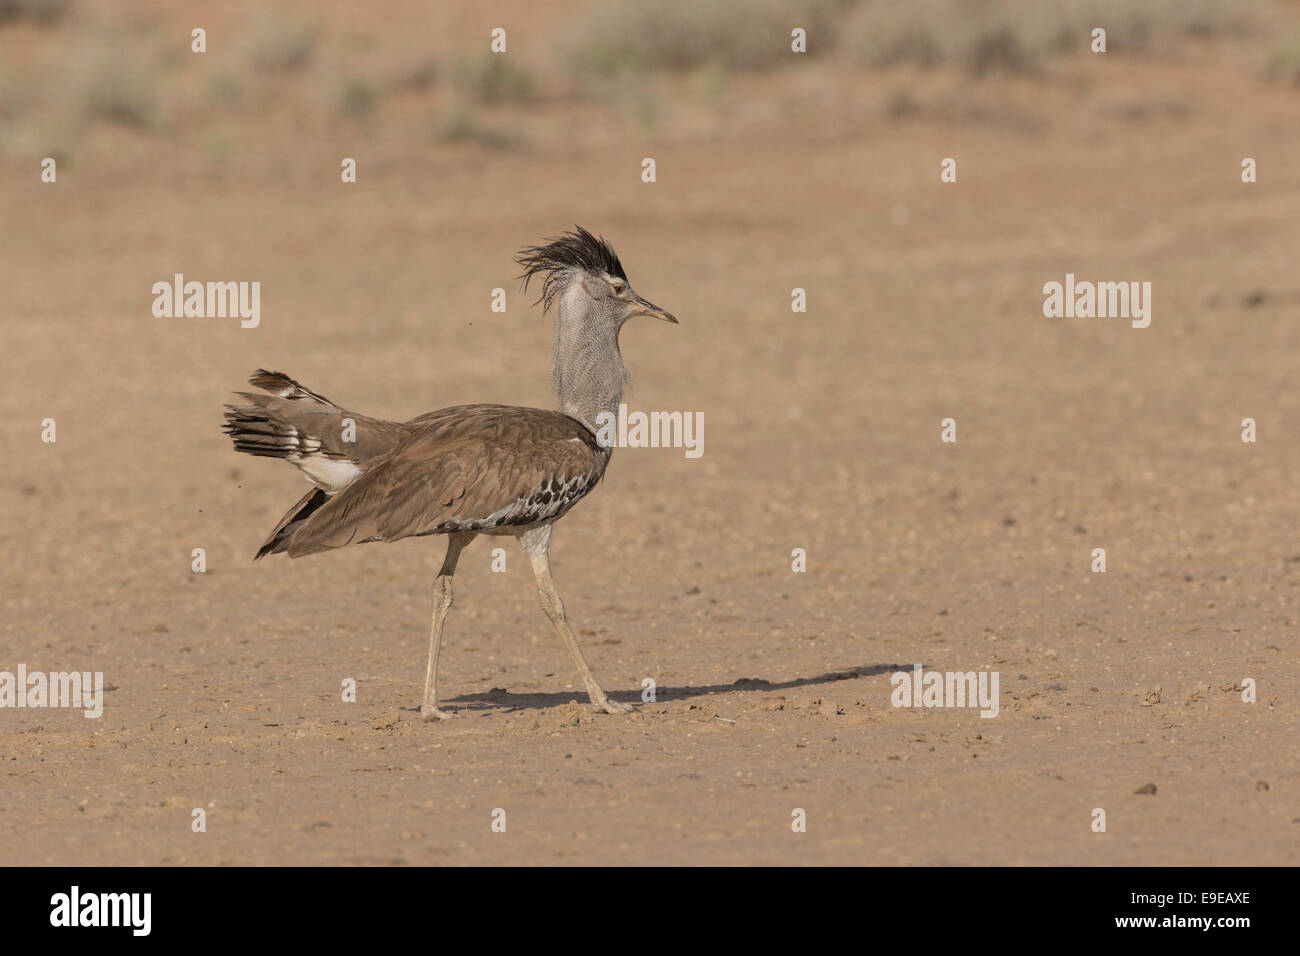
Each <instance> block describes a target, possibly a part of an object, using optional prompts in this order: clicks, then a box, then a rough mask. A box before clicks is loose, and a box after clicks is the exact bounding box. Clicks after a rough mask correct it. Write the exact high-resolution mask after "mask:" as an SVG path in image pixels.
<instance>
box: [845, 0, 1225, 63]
mask: <svg viewBox="0 0 1300 956" xmlns="http://www.w3.org/2000/svg"><path fill="white" fill-rule="evenodd" d="M1238 9H1239V5H1238V4H1236V3H1234V2H1232V0H983V2H980V0H910V2H908V3H897V4H895V3H879V2H876V3H862V4H859V5H858V6H857V8H856V9H855V10H854V11H853V12H852V13H851V14H850V15H849V16H847V17H846V18H845V22H844V24H843V32H842V34H841V47H842V50H843V51H844V52H845V53H846V54H847V55H848V56H850V57H851V58H852V59H854V60H856V61H857V62H859V63H861V64H863V65H866V66H891V65H894V64H897V63H911V64H915V65H917V66H922V67H937V66H942V65H948V64H952V65H958V66H961V67H963V68H965V69H967V70H969V71H970V72H972V73H974V74H976V75H981V74H984V73H988V72H992V71H995V70H1006V71H1010V72H1028V71H1032V70H1036V69H1039V68H1040V67H1041V66H1042V65H1043V64H1044V62H1045V61H1046V60H1048V59H1049V58H1051V57H1053V56H1057V55H1060V54H1064V53H1070V52H1085V51H1087V50H1088V49H1089V45H1090V43H1091V33H1092V30H1093V28H1094V27H1103V28H1105V30H1106V49H1107V51H1108V52H1116V53H1124V52H1132V51H1135V50H1145V49H1148V48H1150V47H1152V46H1153V45H1155V44H1158V43H1160V42H1163V41H1165V40H1168V39H1171V38H1175V37H1179V36H1187V35H1192V36H1202V37H1205V36H1215V35H1218V34H1222V33H1225V32H1228V31H1230V30H1236V29H1239V28H1240V27H1241V26H1242V21H1241V19H1240V17H1239V16H1238V15H1237V14H1236V13H1235V11H1236V10H1238Z"/></svg>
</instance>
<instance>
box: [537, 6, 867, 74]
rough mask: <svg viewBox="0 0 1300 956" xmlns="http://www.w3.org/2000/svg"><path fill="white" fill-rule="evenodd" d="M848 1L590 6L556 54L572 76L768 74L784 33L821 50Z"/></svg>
mask: <svg viewBox="0 0 1300 956" xmlns="http://www.w3.org/2000/svg"><path fill="white" fill-rule="evenodd" d="M855 2H856V0H692V2H689V3H680V4H665V3H663V2H661V0H625V2H622V3H616V4H608V5H603V6H600V7H596V8H595V9H593V10H592V11H590V13H589V14H588V15H587V16H584V17H583V18H582V20H581V22H580V23H579V24H578V25H576V26H575V29H574V30H573V31H572V33H571V34H570V36H569V39H568V41H567V42H566V44H565V48H564V49H563V51H562V55H563V59H564V61H565V63H566V64H567V65H568V67H569V68H570V69H571V70H572V71H574V72H575V73H578V74H580V75H587V76H593V77H606V76H610V75H612V74H618V73H626V72H638V71H642V70H692V69H697V68H699V67H705V66H711V65H715V64H716V65H721V66H723V67H726V68H728V69H734V70H768V69H773V68H775V67H777V66H781V65H787V64H789V62H790V57H791V52H790V43H791V36H790V33H791V31H792V30H793V29H794V28H795V27H802V28H803V29H804V30H806V31H807V33H808V51H809V55H814V54H818V53H820V52H824V51H825V50H826V49H827V48H828V45H829V43H830V39H831V36H832V34H833V33H834V28H835V26H836V23H837V20H838V19H839V17H840V15H841V14H843V13H844V12H845V11H846V10H848V9H850V8H851V7H853V6H854V4H855Z"/></svg>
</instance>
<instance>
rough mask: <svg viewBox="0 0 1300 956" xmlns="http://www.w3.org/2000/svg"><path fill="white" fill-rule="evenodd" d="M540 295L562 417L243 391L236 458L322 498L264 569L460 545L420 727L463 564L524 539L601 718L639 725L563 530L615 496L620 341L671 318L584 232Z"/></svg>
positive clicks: (274, 546)
mask: <svg viewBox="0 0 1300 956" xmlns="http://www.w3.org/2000/svg"><path fill="white" fill-rule="evenodd" d="M516 261H517V262H518V263H519V265H520V266H522V267H523V269H524V272H523V274H522V276H521V277H520V278H522V279H523V281H524V288H525V289H527V287H528V283H529V281H530V280H531V279H532V278H533V277H534V276H540V277H541V279H542V295H541V298H540V299H539V300H538V301H539V302H540V303H541V304H542V306H543V313H546V312H549V311H550V309H551V306H552V305H556V306H557V307H558V308H557V313H558V314H557V322H556V332H555V368H554V373H555V374H554V377H555V389H556V392H557V393H558V394H559V400H560V410H559V411H544V410H542V409H537V408H519V407H514V406H509V405H458V406H455V407H452V408H444V409H440V410H439V411H436V412H429V413H427V414H425V415H421V416H419V417H418V418H413V419H411V420H410V421H408V422H390V421H385V420H383V419H379V418H368V417H366V416H364V415H360V414H357V413H356V412H351V411H347V410H345V409H343V408H340V407H339V406H338V405H336V404H334V403H333V402H331V401H330V400H329V399H327V398H325V397H323V396H321V395H319V394H317V393H316V392H313V391H311V390H310V389H308V388H306V387H304V386H302V385H300V384H298V383H297V382H295V381H294V380H293V379H291V378H289V376H287V375H283V374H281V373H280V372H268V371H266V370H265V369H261V370H259V371H258V372H256V373H255V374H254V375H253V376H252V378H251V379H250V380H249V382H250V384H252V385H253V386H255V387H257V388H259V389H262V390H264V392H266V393H267V394H260V393H254V392H238V393H237V395H238V396H239V397H240V398H241V399H243V400H244V404H240V405H227V406H226V414H225V419H226V422H225V426H224V430H225V432H226V433H227V434H228V435H230V436H231V438H232V439H233V440H234V443H235V449H236V450H237V451H241V452H245V453H247V454H250V455H262V456H265V457H269V458H283V459H286V460H287V461H290V462H293V464H295V465H296V466H298V468H299V469H301V470H302V472H303V473H304V474H305V475H306V477H307V479H308V480H309V481H310V482H311V483H312V484H313V485H314V486H315V487H314V488H313V489H312V490H311V491H310V492H308V493H307V494H306V495H304V496H303V498H302V500H300V501H299V502H298V503H297V504H296V505H294V506H293V507H292V508H290V509H289V511H288V513H286V514H285V516H284V517H283V518H282V519H280V523H279V524H278V525H276V527H275V530H274V531H272V532H271V534H270V537H268V538H267V539H266V542H265V543H264V544H263V545H262V547H261V548H260V549H259V550H258V552H257V555H256V557H258V558H261V557H263V556H264V555H268V554H280V553H287V554H288V555H289V557H291V558H298V557H302V556H303V555H306V554H315V553H316V552H318V551H328V550H330V549H332V548H341V547H344V546H345V545H349V544H365V543H366V542H370V541H397V540H399V539H401V538H409V537H414V536H417V535H430V534H445V535H447V556H446V558H445V559H444V560H443V562H442V569H441V570H440V571H439V572H438V577H437V578H436V579H435V581H434V585H433V621H432V624H431V625H430V633H429V663H428V669H427V671H426V674H425V684H424V701H423V704H422V705H421V707H420V713H421V714H422V715H423V716H424V717H425V718H426V719H434V718H437V719H446V718H448V717H454V716H456V715H455V714H452V713H449V712H447V711H444V710H441V709H439V707H438V652H439V650H440V648H441V646H442V633H443V625H444V623H445V621H446V617H447V610H448V609H449V608H450V607H451V604H452V594H451V581H452V576H453V575H454V574H455V573H456V563H457V561H458V560H459V558H460V554H461V552H462V551H463V550H464V549H465V546H466V545H468V544H469V543H470V542H471V541H473V540H474V538H475V537H477V536H478V535H480V534H488V535H502V534H512V535H514V536H515V537H517V538H518V539H519V542H520V544H522V545H523V548H524V551H525V552H527V554H528V557H529V560H530V561H531V563H532V567H533V573H534V574H535V575H536V577H537V590H538V594H539V596H540V598H541V604H542V610H543V611H544V612H545V613H546V616H547V617H548V618H549V619H550V622H551V625H552V626H553V627H554V628H555V631H556V633H557V634H559V636H560V638H561V639H562V640H563V641H564V645H565V646H566V647H567V648H568V649H569V654H570V655H571V656H572V657H573V663H574V664H575V665H576V666H577V668H578V674H579V675H580V676H581V678H582V682H583V684H584V685H586V689H587V693H588V695H589V696H590V698H591V704H592V707H593V709H595V710H598V711H604V712H606V713H610V714H620V713H626V712H628V711H630V710H631V709H632V708H631V706H630V705H628V704H621V703H617V702H615V701H612V700H610V699H609V698H608V697H607V696H606V695H605V692H604V691H603V690H601V689H600V685H599V684H597V683H596V678H595V677H594V676H592V673H591V669H590V668H589V667H588V666H587V662H586V661H585V660H584V659H583V656H582V650H581V649H580V648H579V647H578V641H577V638H576V637H575V636H574V633H573V628H571V627H570V626H569V621H568V619H567V617H566V616H565V613H564V603H563V602H562V601H561V600H560V593H559V591H557V590H556V587H555V581H554V580H553V579H552V577H551V563H550V543H551V526H552V525H553V524H554V523H555V522H556V521H557V520H558V519H559V518H561V517H563V516H564V514H565V513H567V512H568V511H569V509H570V508H572V507H573V506H574V505H575V504H577V503H578V501H579V500H580V499H581V498H582V497H583V496H585V495H586V494H588V493H589V492H590V491H591V490H592V489H593V488H595V487H596V484H597V483H598V482H599V481H600V479H601V477H602V476H603V475H604V473H605V468H606V466H607V465H608V464H609V459H610V455H611V454H612V453H613V449H612V448H610V447H604V446H603V445H602V443H600V442H598V441H597V439H596V434H597V432H598V430H599V428H600V425H601V424H602V423H603V420H602V421H600V422H598V421H597V416H599V415H600V414H601V413H602V412H608V413H611V414H613V415H617V412H618V406H619V402H620V401H621V400H622V397H623V385H624V381H625V378H626V375H627V370H626V369H625V368H624V367H623V359H622V356H621V355H620V353H619V347H618V334H619V330H620V329H622V327H623V324H624V323H625V322H627V320H628V319H631V318H634V317H635V316H639V315H649V316H654V317H656V318H660V319H663V320H664V321H666V322H672V323H674V324H676V322H677V319H676V318H674V317H673V316H672V314H670V313H668V312H666V311H664V310H663V309H661V308H659V307H658V306H657V305H653V304H652V303H650V302H647V301H646V300H645V299H643V298H641V296H639V295H637V294H636V292H634V291H633V290H632V286H631V284H630V283H629V282H628V279H627V274H626V273H625V272H624V271H623V266H622V264H621V263H620V262H619V260H618V256H617V255H615V253H614V250H613V248H612V247H611V246H610V245H609V243H607V242H606V241H605V240H604V239H603V238H601V239H598V238H596V237H595V236H593V235H592V234H591V233H589V232H588V231H587V230H585V229H583V228H582V227H581V226H578V227H575V229H574V231H572V232H569V233H565V234H564V235H562V236H560V237H559V238H556V239H553V240H551V241H549V242H547V243H546V244H545V245H541V246H529V247H527V248H525V249H523V250H522V251H521V252H520V253H519V255H518V256H517V257H516Z"/></svg>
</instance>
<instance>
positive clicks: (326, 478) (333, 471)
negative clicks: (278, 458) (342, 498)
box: [291, 442, 361, 494]
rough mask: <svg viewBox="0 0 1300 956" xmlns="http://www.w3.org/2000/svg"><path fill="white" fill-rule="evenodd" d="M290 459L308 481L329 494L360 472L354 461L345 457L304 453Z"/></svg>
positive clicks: (353, 479)
mask: <svg viewBox="0 0 1300 956" xmlns="http://www.w3.org/2000/svg"><path fill="white" fill-rule="evenodd" d="M317 447H320V443H319V442H317ZM291 460H292V461H293V463H294V464H295V465H297V466H298V467H299V468H300V469H302V473H303V474H304V475H306V476H307V480H308V481H310V482H311V483H312V484H314V485H315V486H316V487H317V488H319V489H321V490H322V491H328V492H329V493H330V494H333V493H335V492H338V491H342V490H343V489H344V488H346V487H347V486H348V485H350V484H352V482H354V481H356V480H357V477H358V476H359V475H360V474H361V469H360V468H359V467H357V465H356V463H355V462H351V461H348V460H347V459H345V458H327V457H326V456H324V455H306V456H303V457H294V458H292V459H291Z"/></svg>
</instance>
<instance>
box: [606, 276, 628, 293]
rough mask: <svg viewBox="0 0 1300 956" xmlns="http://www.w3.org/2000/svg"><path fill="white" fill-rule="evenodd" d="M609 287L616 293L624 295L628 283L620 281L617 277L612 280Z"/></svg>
mask: <svg viewBox="0 0 1300 956" xmlns="http://www.w3.org/2000/svg"><path fill="white" fill-rule="evenodd" d="M609 289H610V291H611V292H613V293H614V294H615V295H622V294H623V293H624V292H626V291H627V283H625V282H619V281H618V280H617V279H614V280H613V281H611V282H610V284H609Z"/></svg>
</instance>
